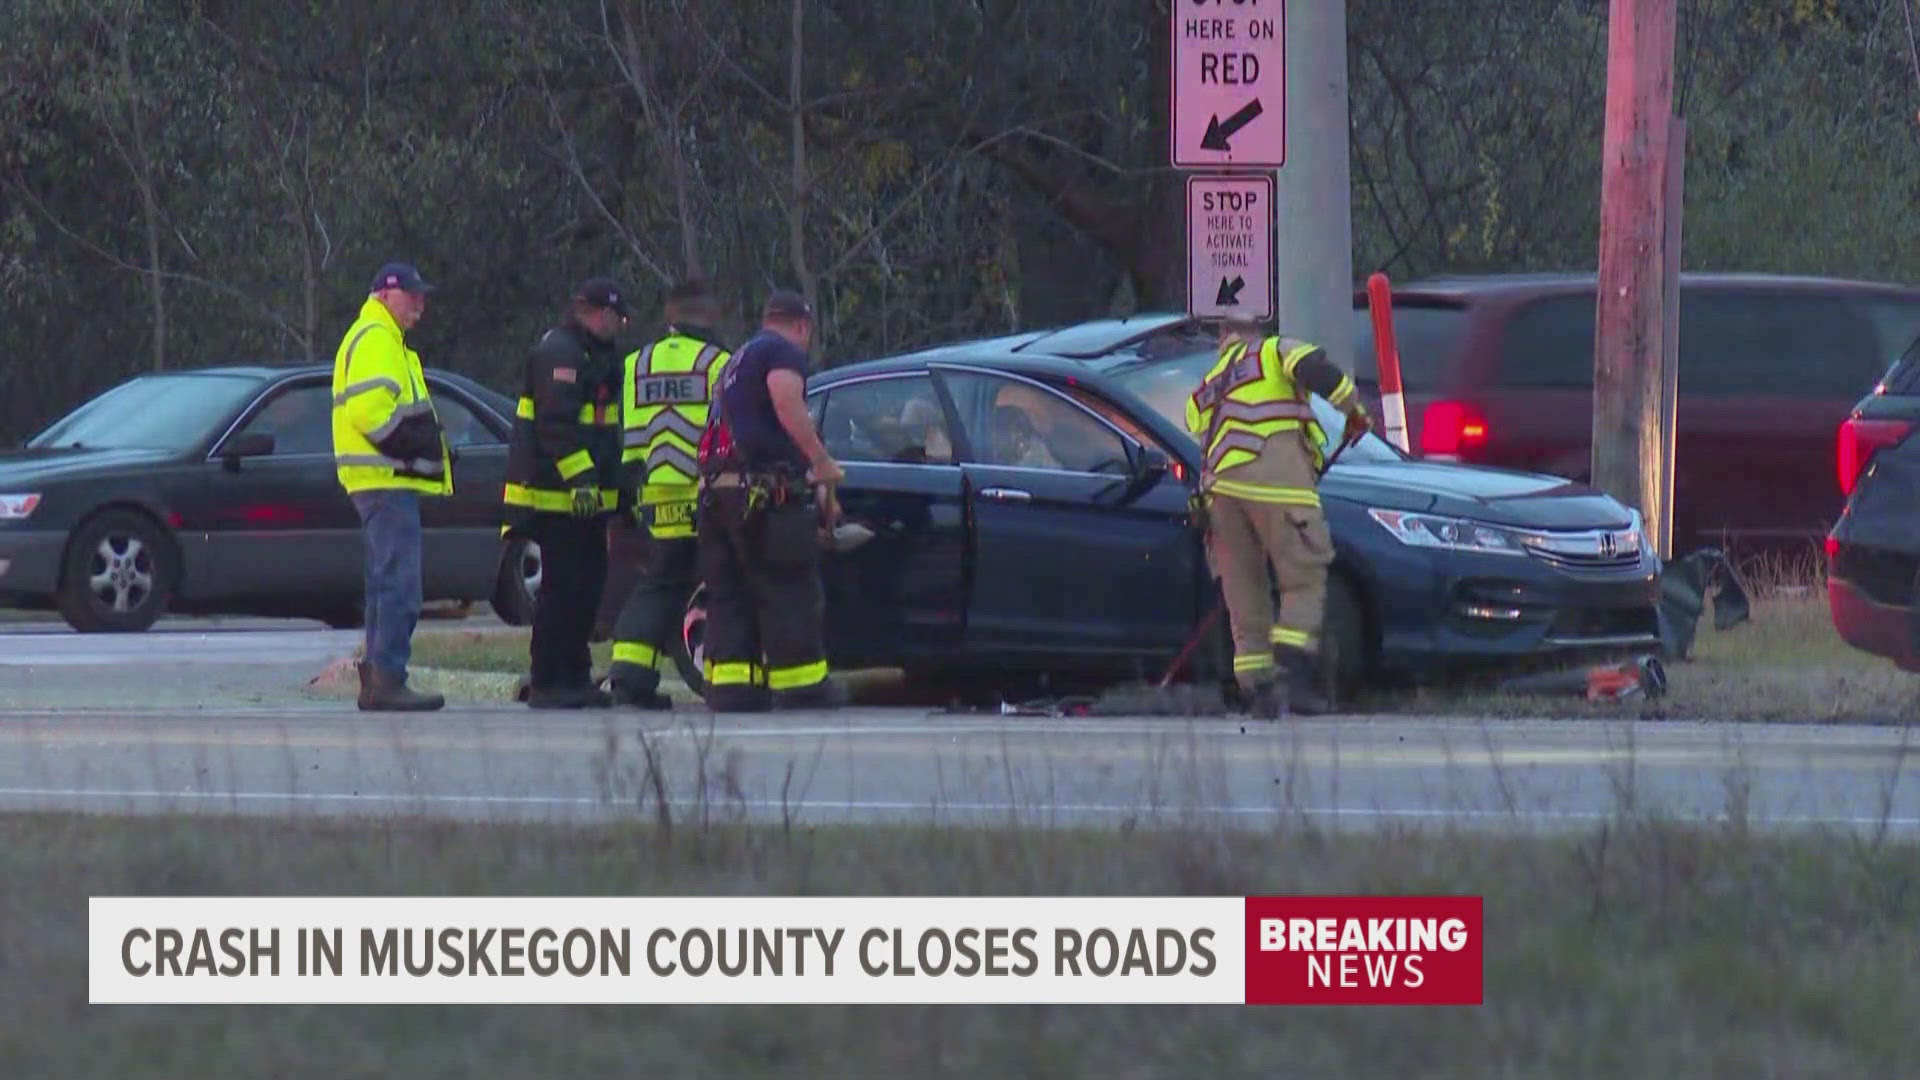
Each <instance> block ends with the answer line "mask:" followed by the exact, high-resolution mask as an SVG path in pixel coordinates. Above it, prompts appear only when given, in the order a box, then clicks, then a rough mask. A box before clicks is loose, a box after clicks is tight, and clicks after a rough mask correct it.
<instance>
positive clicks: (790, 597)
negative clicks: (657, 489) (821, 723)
mask: <svg viewBox="0 0 1920 1080" xmlns="http://www.w3.org/2000/svg"><path fill="white" fill-rule="evenodd" d="M812 342H813V308H812V307H811V306H810V305H809V304H808V303H807V301H806V299H805V298H804V297H802V296H800V295H799V294H798V293H792V292H786V291H780V292H775V293H774V294H773V295H772V296H770V297H768V299H767V303H766V305H765V307H764V308H763V309H762V312H761V330H760V332H759V333H758V334H755V335H754V336H753V337H752V338H750V339H749V340H748V341H747V343H746V344H744V345H742V346H741V347H740V349H739V351H738V352H736V353H735V354H734V357H733V360H732V361H731V362H730V363H729V364H728V365H727V370H726V374H725V375H724V376H722V377H721V380H720V394H719V402H718V408H719V411H718V413H717V415H716V416H715V417H714V424H713V425H712V426H711V427H710V428H709V431H708V433H707V436H706V437H705V438H703V439H702V442H701V473H702V479H701V487H700V499H699V511H698V515H699V516H698V524H697V528H698V531H699V547H700V571H701V575H702V577H703V579H704V580H705V582H706V587H707V664H708V667H707V671H706V682H707V705H708V707H709V708H711V709H713V710H714V711H716V712H733V711H761V710H765V709H767V708H804V707H810V706H834V705H839V704H841V703H842V702H843V700H844V694H843V692H842V690H841V688H840V687H839V685H838V684H837V682H835V681H834V680H831V679H829V678H828V674H827V658H826V644H825V641H824V629H823V626H822V622H823V614H824V612H823V609H824V607H825V600H824V597H823V590H822V588H821V583H820V548H819V529H820V526H821V525H822V524H823V523H824V524H827V525H831V524H832V521H831V514H832V512H833V507H834V505H835V500H834V498H833V486H834V485H837V484H838V483H839V482H840V480H841V478H842V477H843V475H844V474H843V473H842V471H841V468H840V465H839V463H838V462H836V461H834V459H833V458H832V457H831V456H830V455H829V454H828V453H827V450H826V447H825V446H824V445H822V444H821V441H820V436H819V433H818V432H817V431H815V429H814V426H813V417H812V416H811V415H810V414H809V412H808V410H807V401H806V373H807V349H808V348H809V347H810V346H811V345H812ZM816 485H818V486H819V488H820V490H819V491H817V492H816V490H815V486H816Z"/></svg>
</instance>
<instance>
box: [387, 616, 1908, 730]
mask: <svg viewBox="0 0 1920 1080" xmlns="http://www.w3.org/2000/svg"><path fill="white" fill-rule="evenodd" d="M1751 588H1752V597H1751V605H1752V614H1751V617H1750V618H1749V619H1748V620H1747V621H1745V622H1743V623H1740V624H1738V625H1735V626H1734V627H1732V628H1730V629H1728V630H1724V631H1721V630H1716V629H1715V628H1714V625H1713V613H1712V611H1711V609H1709V610H1708V611H1707V612H1705V613H1703V614H1702V616H1701V618H1700V622H1699V626H1698V629H1697V631H1696V634H1695V637H1694V643H1693V653H1692V655H1691V656H1690V657H1688V658H1686V659H1684V660H1673V659H1669V660H1667V661H1665V667H1666V670H1667V677H1668V691H1667V694H1666V696H1665V697H1664V698H1662V699H1661V700H1659V701H1654V702H1638V701H1635V702H1627V703H1608V702H1595V703H1588V702H1585V701H1582V700H1580V699H1578V698H1575V697H1573V696H1570V695H1569V696H1543V695H1539V694H1511V693H1501V692H1499V691H1498V690H1497V689H1493V688H1489V687H1488V686H1487V684H1486V683H1484V682H1477V683H1465V682H1456V683H1452V684H1441V685H1439V686H1433V687H1425V688H1421V689H1417V690H1389V691H1380V692H1374V693H1369V694H1368V695H1366V697H1365V698H1364V699H1363V700H1362V701H1360V702H1358V703H1356V705H1355V707H1356V708H1358V709H1360V710H1363V711H1366V712H1370V713H1382V714H1403V715H1448V716H1452V715H1475V716H1494V717H1503V716H1521V715H1524V716H1555V717H1619V716H1622V715H1631V716H1637V717H1644V718H1665V719H1673V720H1743V721H1800V722H1816V723H1837V722H1887V721H1891V720H1897V719H1902V718H1906V717H1911V716H1912V715H1914V714H1915V713H1916V712H1920V678H1916V677H1915V676H1914V675H1912V674H1910V673H1907V672H1903V671H1901V670H1899V669H1898V668H1896V667H1894V666H1893V665H1892V664H1891V663H1889V662H1888V661H1885V660H1882V659H1881V658H1879V657H1876V656H1871V655H1868V654H1866V653H1862V652H1859V651H1858V650H1855V649H1853V648H1851V647H1849V646H1848V645H1847V644H1846V643H1845V642H1843V641H1841V640H1840V637H1839V635H1838V634H1837V633H1836V632H1835V631H1834V629H1833V624H1832V622H1831V621H1830V618H1829V615H1828V612H1827V606H1826V601H1825V588H1824V586H1813V585H1807V584H1799V585H1796V584H1791V583H1789V584H1784V585H1777V584H1776V585H1768V584H1766V583H1764V582H1763V583H1761V584H1759V585H1757V586H1753V587H1751ZM593 648H594V661H595V664H596V668H597V669H600V668H604V667H605V665H606V664H607V662H608V660H609V659H610V652H611V646H610V645H609V644H607V643H605V642H602V643H600V644H596V645H595V646H594V647H593ZM526 650H527V635H526V632H525V631H511V632H475V631H460V630H422V631H421V632H420V633H419V634H418V635H417V636H416V637H415V639H414V657H415V663H416V664H418V665H420V666H422V667H427V668H439V669H445V670H450V671H459V672H490V673H497V674H514V675H517V674H518V673H520V672H522V671H524V670H526V663H527V661H526V656H527V652H526ZM669 681H670V682H671V683H672V686H671V687H670V689H674V690H678V689H680V688H679V685H678V682H677V680H673V679H672V677H671V675H669ZM423 685H424V684H423ZM857 700H859V701H861V702H863V703H873V704H878V703H881V702H882V701H883V700H884V701H887V702H894V703H899V702H903V701H913V700H915V695H914V693H913V691H912V688H907V687H903V686H900V685H898V680H897V677H894V676H891V675H890V674H889V673H879V672H875V673H869V674H868V675H866V676H865V677H863V678H862V679H861V694H860V696H859V697H858V698H857ZM924 703H926V704H933V703H934V702H933V700H932V699H931V698H929V699H928V700H927V701H926V702H924Z"/></svg>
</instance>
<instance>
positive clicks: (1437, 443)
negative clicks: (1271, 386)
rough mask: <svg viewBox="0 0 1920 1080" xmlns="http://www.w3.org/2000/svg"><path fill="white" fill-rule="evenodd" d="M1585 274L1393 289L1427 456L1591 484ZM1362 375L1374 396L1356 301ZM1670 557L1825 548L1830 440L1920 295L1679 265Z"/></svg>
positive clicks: (1909, 337) (1410, 399)
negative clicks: (1687, 269)
mask: <svg viewBox="0 0 1920 1080" xmlns="http://www.w3.org/2000/svg"><path fill="white" fill-rule="evenodd" d="M1595 289H1596V285H1595V276H1594V275H1592V274H1586V275H1573V274H1558V275H1492V276H1479V277H1446V278H1432V279H1428V280H1424V281H1418V282H1412V283H1409V284H1405V285H1401V286H1399V287H1398V288H1396V289H1395V290H1394V291H1393V316H1394V319H1393V325H1394V338H1395V342H1396V344H1397V345H1398V347H1399V352H1400V367H1401V381H1402V383H1403V384H1404V390H1405V394H1406V407H1407V438H1408V440H1409V442H1410V443H1411V448H1412V450H1413V452H1414V453H1415V454H1417V455H1420V456H1423V457H1434V458H1442V459H1447V460H1457V461H1466V462H1472V463H1475V464H1483V465H1494V466H1502V467H1507V468H1514V469H1526V470H1531V471H1536V472H1544V473H1550V474H1554V475H1559V476H1565V477H1568V478H1571V479H1575V480H1580V481H1583V482H1584V481H1586V480H1588V479H1589V473H1590V471H1591V445H1592V437H1593V356H1594V295H1595ZM1354 326H1355V328H1356V340H1355V345H1356V349H1355V355H1354V357H1353V364H1354V376H1355V379H1356V381H1359V382H1361V383H1362V385H1363V387H1365V389H1366V390H1367V391H1368V392H1369V393H1370V394H1371V395H1372V396H1373V398H1374V401H1375V403H1377V401H1378V382H1377V379H1378V373H1377V372H1376V370H1375V357H1374V343H1373V325H1372V321H1371V319H1370V317H1369V314H1368V309H1367V298H1366V293H1365V292H1360V293H1357V294H1356V295H1355V297H1354ZM1679 326H1680V351H1679V367H1680V371H1679V394H1678V398H1677V404H1676V407H1675V408H1676V427H1677V429H1678V431H1677V435H1676V438H1675V450H1674V506H1675V508H1676V509H1675V520H1674V532H1673V537H1674V550H1675V552H1676V553H1685V552H1687V551H1689V550H1692V549H1694V548H1699V547H1708V546H1712V547H1722V548H1728V549H1737V550H1753V549H1756V548H1773V547H1779V546H1781V545H1782V544H1783V543H1787V544H1800V543H1807V544H1818V543H1819V542H1820V540H1821V538H1822V537H1823V536H1824V535H1825V533H1826V531H1827V530H1828V528H1830V527H1831V526H1832V524H1833V522H1834V520H1835V519H1836V518H1837V517H1838V516H1839V513H1840V510H1841V506H1842V495H1841V492H1840V490H1839V488H1838V487H1837V486H1836V485H1835V483H1834V477H1835V475H1836V468H1837V462H1836V460H1835V432H1836V430H1838V428H1839V426H1840V424H1841V422H1842V421H1843V420H1845V419H1846V417H1847V414H1848V412H1849V411H1850V410H1851V409H1852V407H1853V405H1854V403H1855V402H1856V401H1858V400H1859V399H1860V397H1861V395H1862V394H1865V393H1866V392H1868V391H1869V390H1871V389H1872V387H1873V385H1874V383H1875V381H1876V380H1877V379H1879V378H1880V376H1881V375H1882V374H1883V373H1885V372H1886V370H1887V369H1888V367H1889V366H1891V365H1892V363H1893V361H1894V360H1895V359H1896V358H1898V357H1899V355H1900V354H1901V352H1902V351H1903V350H1905V348H1906V347H1907V345H1908V343H1909V342H1912V341H1913V340H1914V338H1915V336H1916V334H1920V290H1916V289H1909V288H1904V287H1900V286H1895V285H1886V284H1878V283H1873V282H1861V281H1843V280H1835V279H1826V278H1801V277H1775V276H1770V275H1762V274H1697V273H1686V274H1682V275H1680V318H1679Z"/></svg>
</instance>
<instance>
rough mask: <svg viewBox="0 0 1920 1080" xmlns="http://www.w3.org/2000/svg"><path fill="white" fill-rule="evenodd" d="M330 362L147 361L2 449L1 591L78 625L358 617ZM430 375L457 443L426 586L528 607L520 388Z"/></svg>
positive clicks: (516, 613)
mask: <svg viewBox="0 0 1920 1080" xmlns="http://www.w3.org/2000/svg"><path fill="white" fill-rule="evenodd" d="M331 376H332V373H331V369H330V368H328V367H326V366H323V365H318V364H299V365H282V366H272V365H263V366H253V367H238V366H236V367H220V368H207V369H202V370H196V371H182V372H165V373H156V374H151V375H143V376H140V377H138V378H134V379H131V380H129V381H127V382H124V383H122V384H120V385H118V386H116V387H114V388H112V389H110V390H108V391H106V392H105V393H103V394H101V395H99V396H98V397H95V398H93V399H92V400H90V401H88V402H86V403H85V404H83V405H81V406H80V407H79V408H77V409H75V410H74V411H73V412H71V413H69V414H68V415H67V416H65V417H63V418H62V419H60V420H59V421H57V422H55V423H54V424H53V425H52V426H50V427H48V428H47V429H46V430H45V431H42V432H41V433H40V434H38V435H36V436H34V437H33V438H32V439H30V440H29V441H28V442H27V443H26V445H25V446H24V447H23V448H21V449H17V450H12V451H8V452H5V453H0V605H4V606H13V607H29V608H57V609H58V610H59V611H60V613H61V615H62V616H64V617H65V619H66V621H67V622H68V623H69V624H70V625H71V626H73V627H74V628H75V629H77V630H82V631H112V630H123V631H137V630H144V629H146V628H148V627H150V626H152V625H153V623H154V621H155V620H156V619H158V618H159V617H160V615H161V614H163V613H164V612H168V611H172V612H179V613H185V614H253V615H268V616H297V617H308V618H316V619H320V620H323V621H325V622H327V623H328V624H330V625H333V626H342V627H345V626H354V625H358V624H359V623H360V621H361V618H362V615H361V611H362V601H361V592H362V589H361V548H360V543H361V540H360V532H359V519H358V517H357V516H356V514H355V513H354V509H353V504H352V502H351V501H349V500H348V498H347V495H346V493H345V492H344V491H343V490H342V489H341V487H340V484H339V481H338V480H337V479H336V478H335V475H334V466H333V449H332V428H331V400H332V390H331ZM427 381H428V385H429V388H430V391H431V393H432V396H433V400H434V406H435V409H436V410H437V411H438V413H439V416H440V420H441V423H442V425H443V426H444V427H445V429H446V432H447V436H448V442H449V443H450V444H451V445H452V447H453V449H454V451H455V453H456V454H457V455H458V457H457V461H456V463H455V466H454V495H453V497H451V498H444V499H439V498H436V499H427V500H424V501H423V502H422V526H423V542H424V546H425V567H424V578H425V581H424V590H425V595H426V598H427V599H428V600H429V601H437V600H454V601H489V600H491V601H494V602H495V604H496V606H498V607H501V608H503V609H504V613H505V614H507V615H509V616H510V617H515V618H514V621H519V620H520V619H523V618H524V611H525V604H526V590H527V588H528V587H531V586H532V585H534V584H537V580H536V581H528V580H526V578H527V577H528V576H529V575H530V574H533V573H536V572H537V563H536V562H532V561H528V562H527V563H526V565H524V566H523V561H522V560H521V559H519V558H518V557H517V556H518V555H519V553H518V552H516V553H514V555H515V556H516V557H514V558H510V559H503V550H502V547H501V542H500V509H499V507H500V491H501V485H502V482H503V480H504V478H505V473H506V450H507V436H508V432H509V423H510V421H509V420H508V417H510V416H511V415H512V409H513V405H512V402H510V401H508V400H506V399H505V398H504V397H502V396H501V395H500V394H498V393H496V392H495V391H492V390H489V389H487V388H485V387H483V386H480V385H479V384H477V383H475V382H473V381H471V380H469V379H466V378H464V377H462V376H459V375H456V374H453V373H450V372H445V371H438V370H429V371H428V373H427Z"/></svg>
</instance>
